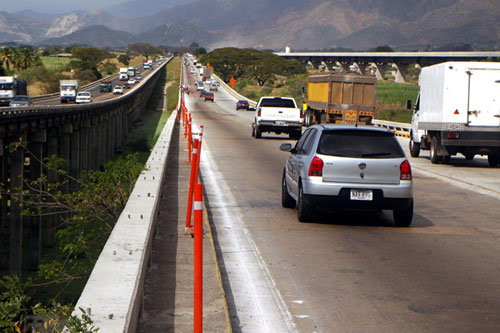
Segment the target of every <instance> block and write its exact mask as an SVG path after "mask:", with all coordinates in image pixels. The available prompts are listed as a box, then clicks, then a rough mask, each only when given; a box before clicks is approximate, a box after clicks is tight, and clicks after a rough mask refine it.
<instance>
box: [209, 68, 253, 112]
mask: <svg viewBox="0 0 500 333" xmlns="http://www.w3.org/2000/svg"><path fill="white" fill-rule="evenodd" d="M212 76H214V77H215V78H216V79H217V80H218V81H219V82H220V84H221V85H222V86H223V87H224V88H226V91H227V92H228V93H229V94H230V95H231V96H233V97H234V98H236V99H238V100H239V99H246V100H247V101H248V102H249V103H250V104H253V105H252V106H253V107H255V106H257V102H256V101H253V100H251V99H249V98H247V97H245V96H243V95H240V94H239V93H237V92H236V91H235V90H234V89H233V88H231V87H230V86H229V85H228V84H227V83H226V82H224V81H223V80H222V79H221V78H220V77H218V76H217V75H215V73H212Z"/></svg>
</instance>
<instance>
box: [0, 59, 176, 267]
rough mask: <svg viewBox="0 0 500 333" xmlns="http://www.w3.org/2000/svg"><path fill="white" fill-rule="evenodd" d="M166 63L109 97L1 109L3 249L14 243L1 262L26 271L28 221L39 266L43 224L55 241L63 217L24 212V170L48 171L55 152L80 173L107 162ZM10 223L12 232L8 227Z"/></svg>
mask: <svg viewBox="0 0 500 333" xmlns="http://www.w3.org/2000/svg"><path fill="white" fill-rule="evenodd" d="M166 63H168V61H167V62H164V63H162V64H161V65H160V66H159V67H158V68H156V69H155V70H154V72H153V73H152V74H151V75H149V76H148V77H147V79H146V78H145V79H144V80H143V81H141V82H140V83H138V84H137V85H138V86H137V87H135V88H134V89H133V91H130V92H128V93H127V94H124V95H121V96H119V97H115V98H112V99H110V100H107V101H104V102H94V103H89V104H80V105H77V104H72V105H54V106H36V105H35V106H32V107H22V108H18V109H15V108H1V109H0V185H1V186H2V187H3V188H4V192H3V194H1V196H0V237H1V239H0V253H5V249H3V247H4V246H5V245H4V244H7V243H8V244H9V251H8V253H9V257H8V258H2V257H0V265H2V264H5V262H6V261H8V268H9V274H15V275H18V276H19V275H20V274H21V263H22V260H21V259H22V240H23V226H24V227H28V228H29V235H30V268H32V269H37V267H38V265H39V263H40V256H41V235H42V225H43V226H44V229H46V232H47V237H48V241H49V243H50V242H52V243H53V242H54V237H55V234H54V231H53V229H54V226H55V225H56V223H57V219H58V217H57V216H55V215H53V216H48V217H45V218H46V219H47V220H46V221H43V222H44V223H42V221H41V219H40V217H39V216H32V217H27V216H22V214H21V211H22V203H21V202H20V201H19V200H16V199H15V198H14V195H13V193H15V192H17V191H19V189H23V181H22V178H21V176H24V177H26V178H27V179H31V180H36V179H38V178H39V176H40V175H41V174H42V173H46V172H45V170H43V166H42V163H40V161H41V160H43V159H44V158H46V157H50V156H53V155H57V156H58V157H61V158H63V159H64V160H65V165H64V166H63V169H64V170H65V172H66V173H67V174H68V175H69V176H71V177H74V178H78V176H79V175H80V172H81V171H82V170H96V169H99V168H101V167H102V166H103V165H104V164H105V163H106V162H107V161H109V160H111V159H112V158H113V157H114V156H115V154H116V153H118V152H119V151H120V149H121V146H122V144H123V143H124V141H125V139H126V137H127V133H128V132H129V131H130V130H131V128H132V127H133V126H134V123H135V122H136V121H137V120H138V119H139V117H140V116H141V113H142V111H144V110H145V105H146V102H147V100H148V98H149V97H150V95H151V92H152V90H153V87H154V86H155V85H156V83H157V81H158V78H159V77H160V75H161V74H162V72H164V71H165V70H166ZM56 98H57V97H56ZM57 103H58V102H57ZM54 104H56V103H54ZM16 142H22V143H23V145H24V146H26V147H27V148H28V149H27V150H24V149H17V150H13V149H9V148H8V146H9V145H10V144H11V143H16ZM47 176H48V178H49V181H57V175H56V174H55V173H51V172H48V174H47ZM76 186H77V185H76V183H75V182H71V181H70V182H69V183H67V184H65V185H64V190H65V191H72V190H74V189H76ZM7 226H9V228H8V229H9V230H10V231H9V235H8V236H7V235H5V234H4V233H3V230H5V229H7V228H6V227H7ZM7 239H8V240H9V241H8V242H7Z"/></svg>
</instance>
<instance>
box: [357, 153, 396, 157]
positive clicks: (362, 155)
mask: <svg viewBox="0 0 500 333" xmlns="http://www.w3.org/2000/svg"><path fill="white" fill-rule="evenodd" d="M387 155H392V153H370V154H361V157H375V156H387Z"/></svg>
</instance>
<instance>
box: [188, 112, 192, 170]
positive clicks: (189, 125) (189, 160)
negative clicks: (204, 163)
mask: <svg viewBox="0 0 500 333" xmlns="http://www.w3.org/2000/svg"><path fill="white" fill-rule="evenodd" d="M192 122H193V118H191V114H189V120H188V155H189V156H188V162H189V163H191V140H192V139H193V137H192V133H191V123H192Z"/></svg>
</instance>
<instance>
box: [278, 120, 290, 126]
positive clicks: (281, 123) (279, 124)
mask: <svg viewBox="0 0 500 333" xmlns="http://www.w3.org/2000/svg"><path fill="white" fill-rule="evenodd" d="M275 124H276V125H278V126H287V125H288V124H287V123H286V122H285V121H277V122H275Z"/></svg>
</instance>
